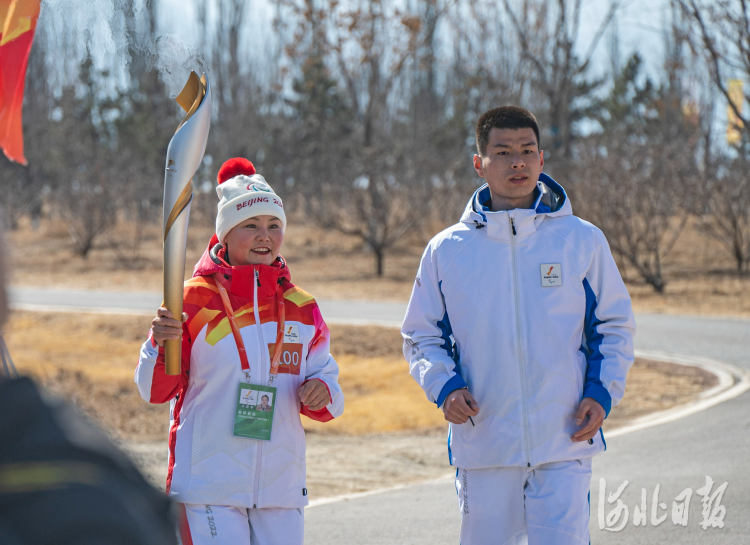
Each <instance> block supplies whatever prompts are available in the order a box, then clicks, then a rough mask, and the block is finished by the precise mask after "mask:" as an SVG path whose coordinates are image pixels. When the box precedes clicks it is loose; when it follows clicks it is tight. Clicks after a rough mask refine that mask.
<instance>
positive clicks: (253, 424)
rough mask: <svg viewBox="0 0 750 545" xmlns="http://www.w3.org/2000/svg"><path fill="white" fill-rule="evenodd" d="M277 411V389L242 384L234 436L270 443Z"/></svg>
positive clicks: (236, 410) (238, 398) (235, 418)
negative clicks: (274, 415) (274, 414)
mask: <svg viewBox="0 0 750 545" xmlns="http://www.w3.org/2000/svg"><path fill="white" fill-rule="evenodd" d="M275 409H276V388H275V387H273V386H261V385H259V384H247V383H244V382H240V388H239V394H238V396H237V408H236V409H235V413H234V431H233V432H232V435H234V436H235V437H247V438H249V439H260V440H262V441H270V440H271V428H272V426H273V413H274V411H275Z"/></svg>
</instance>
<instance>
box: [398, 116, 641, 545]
mask: <svg viewBox="0 0 750 545" xmlns="http://www.w3.org/2000/svg"><path fill="white" fill-rule="evenodd" d="M477 150H478V153H477V155H475V156H474V168H475V169H476V171H477V174H479V176H480V177H482V178H484V179H485V180H486V182H487V183H486V184H485V185H483V186H482V187H480V188H479V189H478V190H477V191H476V192H475V193H474V195H473V196H472V198H471V200H470V201H469V203H468V204H467V206H466V209H465V211H464V213H463V216H462V217H461V221H460V222H459V223H457V224H456V225H453V226H452V227H449V228H448V229H446V230H445V231H443V232H441V233H439V234H438V235H436V236H435V237H434V238H433V239H432V240H431V241H430V243H429V244H428V245H427V248H426V249H425V252H424V255H423V256H422V261H421V263H420V267H419V271H418V272H417V278H416V281H415V283H414V288H413V291H412V295H411V300H410V301H409V307H408V309H407V312H406V317H405V319H404V323H403V327H402V335H403V337H404V355H405V357H406V359H407V360H408V362H409V367H410V371H411V375H412V376H413V377H414V379H415V380H416V381H417V382H418V383H419V385H420V386H421V387H422V388H423V389H424V391H425V393H426V394H427V397H428V398H429V399H430V401H432V402H434V403H435V404H436V405H437V406H438V407H439V408H441V409H442V410H443V412H444V413H445V419H446V420H448V421H449V422H450V424H449V431H448V455H449V459H450V463H451V465H452V466H455V467H456V468H457V469H456V490H457V492H458V499H459V508H460V512H461V544H462V545H475V544H482V545H485V544H489V543H497V544H506V543H507V544H516V543H518V544H521V543H529V544H530V545H549V544H555V545H566V544H576V545H578V544H587V543H589V531H588V524H589V509H590V507H589V485H590V481H591V458H592V457H593V456H594V455H595V454H598V453H599V452H601V451H603V450H604V449H605V448H606V445H605V443H604V436H603V434H602V433H601V425H602V422H603V421H604V419H605V418H606V416H607V415H608V414H609V411H610V409H611V407H613V406H615V405H617V403H619V401H620V400H621V399H622V396H623V393H624V389H625V378H626V376H627V373H628V370H629V369H630V366H631V365H632V363H633V334H634V332H635V320H634V318H633V312H632V308H631V304H630V296H629V295H628V292H627V289H626V288H625V285H624V284H623V282H622V279H621V277H620V274H619V272H618V270H617V266H616V264H615V262H614V259H613V258H612V254H611V252H610V250H609V246H608V245H607V241H606V239H605V238H604V235H603V234H602V232H601V231H600V230H599V229H597V228H596V227H594V226H593V225H591V224H590V223H588V222H585V221H583V220H581V219H579V218H577V217H575V216H573V215H572V209H571V205H570V201H569V199H568V197H567V195H566V193H565V191H564V190H563V188H562V187H561V186H560V185H559V184H557V183H556V182H555V181H554V180H552V178H550V177H549V176H547V175H545V174H542V168H543V166H544V156H543V152H542V151H541V150H540V149H539V129H538V126H537V123H536V119H535V118H534V116H533V115H532V114H531V112H528V111H527V110H524V109H522V108H517V107H503V108H496V109H494V110H490V111H488V112H486V113H485V114H484V115H483V116H482V117H481V118H480V119H479V122H478V124H477Z"/></svg>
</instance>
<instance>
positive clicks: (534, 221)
mask: <svg viewBox="0 0 750 545" xmlns="http://www.w3.org/2000/svg"><path fill="white" fill-rule="evenodd" d="M535 192H536V201H535V202H534V206H533V207H532V208H528V209H521V208H516V209H514V210H502V211H498V212H492V211H491V210H490V208H489V206H488V205H489V204H490V201H491V196H490V188H489V186H488V185H487V184H484V185H483V186H482V187H480V188H479V189H477V190H476V191H475V192H474V194H473V195H472V197H471V199H470V200H469V202H468V203H467V204H466V208H465V209H464V213H463V215H462V216H461V222H462V223H465V224H467V225H471V226H472V227H473V228H475V229H486V232H487V235H488V236H490V237H492V238H498V239H502V240H506V241H509V240H510V237H511V235H512V229H513V227H515V229H516V234H517V236H519V237H524V236H527V235H529V234H531V233H533V232H534V231H536V228H537V227H538V226H539V225H540V224H541V223H542V221H543V220H544V219H545V218H546V217H557V216H565V215H570V214H572V213H573V209H572V208H571V206H570V200H569V199H568V196H567V194H566V193H565V190H564V189H563V188H562V186H561V185H560V184H558V183H557V182H555V181H554V180H553V179H552V178H550V177H549V176H547V175H546V174H544V173H542V174H541V175H540V176H539V181H538V182H537V187H536V189H535ZM511 218H512V219H513V224H512V225H511V221H510V220H511Z"/></svg>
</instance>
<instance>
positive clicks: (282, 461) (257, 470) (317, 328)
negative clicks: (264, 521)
mask: <svg viewBox="0 0 750 545" xmlns="http://www.w3.org/2000/svg"><path fill="white" fill-rule="evenodd" d="M217 242H218V240H217V238H216V236H215V235H214V237H213V238H212V239H211V242H210V243H209V246H208V249H206V252H205V253H204V254H203V257H202V258H201V260H200V261H199V262H198V264H197V265H196V267H195V272H194V274H193V278H191V279H190V280H188V281H187V282H185V291H184V311H185V312H186V313H187V314H188V320H187V322H186V323H185V324H184V325H183V333H182V373H181V374H180V375H175V376H172V375H166V374H165V373H164V349H163V348H160V347H159V346H158V345H157V344H156V343H155V341H154V340H153V338H151V335H150V334H149V338H148V340H146V342H145V343H143V346H142V348H141V353H140V358H139V360H138V367H137V368H136V370H135V382H136V383H137V384H138V390H139V391H140V393H141V396H142V397H143V399H145V400H146V401H149V402H151V403H165V402H167V401H170V403H171V410H170V430H169V472H168V475H167V492H168V494H169V495H170V496H172V497H174V499H175V500H176V501H178V502H181V503H199V504H213V505H231V506H237V507H248V508H250V507H258V508H262V507H282V508H297V507H304V506H305V505H307V503H308V501H307V490H306V487H305V432H304V430H303V428H302V423H301V420H300V414H304V415H305V416H308V417H309V418H312V419H314V420H318V421H321V422H326V421H328V420H332V419H333V418H336V417H338V416H341V414H342V413H343V411H344V395H343V393H342V392H341V388H340V386H339V384H338V365H337V364H336V361H335V360H334V359H333V357H331V355H330V353H329V347H330V339H329V332H328V327H327V326H326V324H325V322H324V321H323V317H322V316H321V314H320V310H319V308H318V305H317V303H316V302H315V299H313V297H312V296H311V295H310V294H308V293H307V292H305V291H303V290H301V289H300V288H298V287H296V286H294V284H292V283H291V282H290V273H289V268H288V267H287V266H286V264H285V262H284V260H283V259H281V258H279V259H277V260H276V262H275V263H274V264H273V265H245V266H239V267H232V266H230V265H228V264H227V263H226V262H225V261H224V259H223V252H224V250H223V249H219V250H218V252H216V251H214V252H213V254H212V252H211V249H212V248H214V249H216V248H217V247H216V244H217ZM218 248H221V247H220V246H219V247H218ZM216 273H218V274H216ZM217 278H218V279H219V281H221V283H222V285H223V286H224V287H225V288H226V290H227V292H228V295H229V300H230V302H231V305H232V309H233V312H234V314H235V320H236V323H237V326H238V327H239V333H240V335H241V336H242V340H243V341H244V344H245V349H246V353H247V357H248V360H249V363H250V382H251V383H253V384H267V383H268V379H269V373H270V365H271V356H272V355H273V351H274V348H275V346H276V339H277V320H278V304H277V303H278V299H277V298H278V297H279V296H280V295H283V298H284V309H285V320H284V324H285V325H284V332H285V337H284V341H285V342H284V344H283V345H282V347H283V349H284V351H285V352H288V355H289V357H282V358H281V361H280V366H279V371H278V376H277V377H276V379H275V380H274V382H273V385H274V386H275V387H276V388H277V392H276V409H275V414H274V422H273V431H272V434H271V440H270V441H258V440H254V439H247V438H243V437H235V436H233V435H232V429H233V425H234V414H235V409H236V406H237V395H238V393H237V392H238V385H239V383H240V382H247V378H246V376H245V372H244V371H242V369H241V363H240V357H239V353H238V350H237V344H236V343H235V339H234V337H233V335H232V330H231V327H230V323H229V320H228V318H227V315H226V311H225V309H224V305H223V303H222V299H221V295H220V293H219V289H218V287H217V285H216V282H217ZM287 341H294V342H287ZM312 379H317V380H320V381H322V382H323V384H325V386H326V388H327V389H328V392H329V393H330V395H331V400H332V401H331V403H330V404H329V405H328V406H327V407H324V408H323V409H320V410H318V411H311V410H309V408H308V407H306V406H302V405H301V404H300V402H299V399H298V397H297V393H296V392H297V389H298V388H299V387H300V386H301V385H302V384H303V383H304V382H306V381H308V380H312Z"/></svg>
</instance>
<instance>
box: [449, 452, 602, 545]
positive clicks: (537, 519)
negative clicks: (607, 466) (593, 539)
mask: <svg viewBox="0 0 750 545" xmlns="http://www.w3.org/2000/svg"><path fill="white" fill-rule="evenodd" d="M590 484H591V458H587V459H584V460H574V461H571V462H553V463H549V464H542V465H539V466H535V467H494V468H488V469H460V468H459V469H458V470H457V471H456V492H457V493H458V506H459V508H460V510H461V545H553V544H554V545H589V512H590V507H589V486H590Z"/></svg>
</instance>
